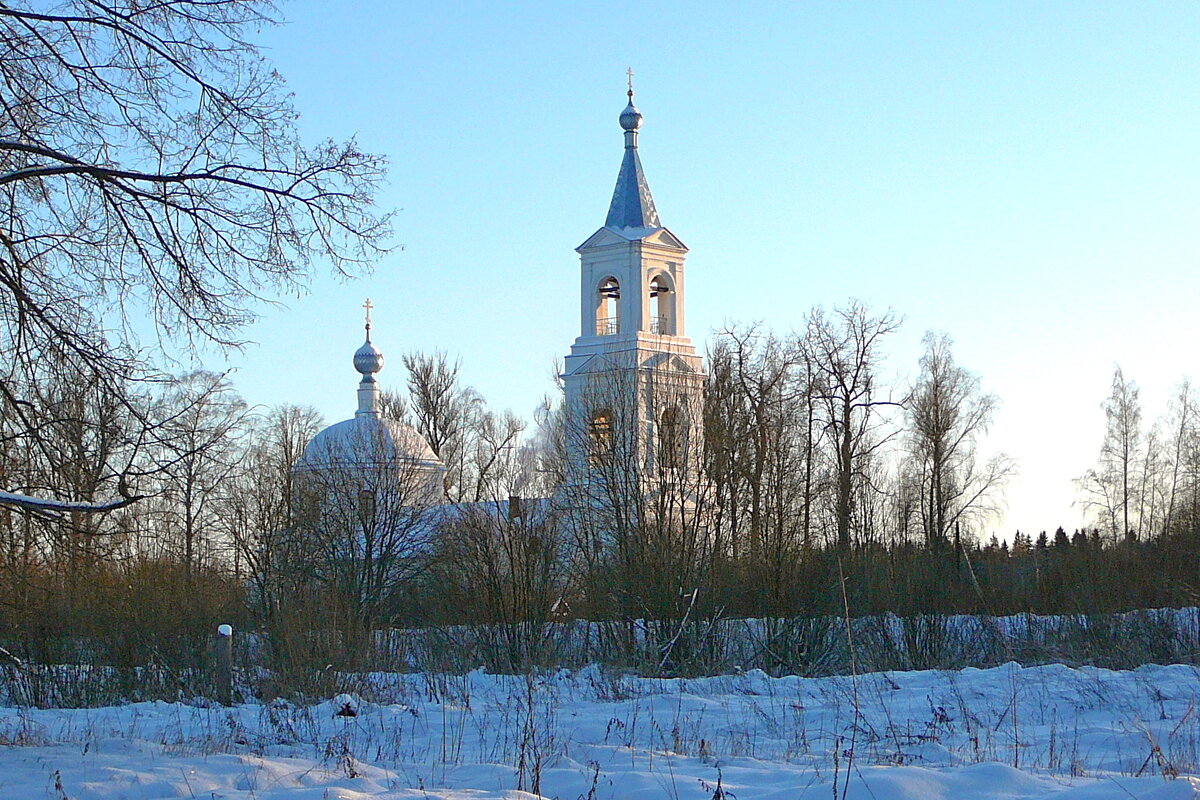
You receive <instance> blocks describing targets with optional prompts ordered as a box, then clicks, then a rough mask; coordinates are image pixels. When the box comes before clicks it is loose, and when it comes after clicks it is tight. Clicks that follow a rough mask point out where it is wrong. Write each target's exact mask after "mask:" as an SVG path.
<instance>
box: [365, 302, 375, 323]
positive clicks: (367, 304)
mask: <svg viewBox="0 0 1200 800" xmlns="http://www.w3.org/2000/svg"><path fill="white" fill-rule="evenodd" d="M374 307H375V306H374V305H372V304H371V298H369V297H368V298H367V302H365V303H363V308H365V309H366V310H367V330H371V309H372V308H374Z"/></svg>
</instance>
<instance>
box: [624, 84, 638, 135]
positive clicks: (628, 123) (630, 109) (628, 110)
mask: <svg viewBox="0 0 1200 800" xmlns="http://www.w3.org/2000/svg"><path fill="white" fill-rule="evenodd" d="M620 122H621V127H622V128H623V129H625V130H627V131H636V130H637V129H638V128H640V127H642V112H640V111H638V110H637V106H635V105H634V104H633V90H632V89H631V90H630V91H629V105H627V106H625V110H624V111H622V112H621V117H620Z"/></svg>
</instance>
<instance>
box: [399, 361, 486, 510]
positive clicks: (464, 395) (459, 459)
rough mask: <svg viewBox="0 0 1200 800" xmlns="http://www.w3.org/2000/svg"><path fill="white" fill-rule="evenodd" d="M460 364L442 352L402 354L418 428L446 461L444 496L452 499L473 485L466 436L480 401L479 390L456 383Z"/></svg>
mask: <svg viewBox="0 0 1200 800" xmlns="http://www.w3.org/2000/svg"><path fill="white" fill-rule="evenodd" d="M461 366H462V365H461V363H460V362H459V361H453V362H451V361H450V359H449V358H448V357H447V356H446V354H445V353H443V352H437V353H433V354H428V353H406V354H405V355H404V367H405V369H407V370H408V395H409V403H410V405H411V408H412V413H413V416H414V418H415V421H416V428H417V432H418V433H420V434H421V435H422V436H423V437H425V441H427V442H429V448H430V449H431V450H433V452H434V454H435V455H436V456H437V457H438V458H440V459H441V460H442V463H443V464H445V465H446V496H447V497H448V498H449V499H450V500H452V501H456V500H460V499H464V497H465V496H467V495H469V493H470V491H471V489H472V488H473V487H472V486H471V484H472V483H473V481H471V479H470V477H469V476H468V475H466V471H467V460H468V458H469V457H470V456H469V454H468V450H469V447H468V444H467V439H468V437H469V428H470V425H471V421H472V419H473V418H474V417H475V416H476V414H477V413H478V410H479V407H480V406H481V405H482V404H483V398H482V397H480V396H479V394H478V393H476V392H475V391H474V390H473V389H470V388H465V387H463V386H462V385H460V384H459V381H458V373H459V370H460V368H461Z"/></svg>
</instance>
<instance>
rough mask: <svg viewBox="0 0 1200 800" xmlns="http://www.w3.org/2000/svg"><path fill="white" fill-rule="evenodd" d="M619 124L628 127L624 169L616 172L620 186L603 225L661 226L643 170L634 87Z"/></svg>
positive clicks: (639, 120) (629, 226)
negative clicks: (638, 146)
mask: <svg viewBox="0 0 1200 800" xmlns="http://www.w3.org/2000/svg"><path fill="white" fill-rule="evenodd" d="M620 123H621V127H622V128H623V129H624V130H625V157H624V158H623V159H622V160H621V171H620V172H619V173H618V174H617V186H616V188H615V189H614V190H613V197H612V203H610V204H609V206H608V219H606V220H605V221H604V226H605V227H607V228H617V229H622V228H643V229H644V228H658V227H661V226H660V223H659V221H658V211H656V210H655V208H654V198H653V197H651V196H650V185H649V184H648V183H646V175H645V173H644V172H642V160H641V159H640V158H638V151H637V135H638V128H640V127H641V126H642V114H641V112H640V111H638V110H637V108H635V107H634V105H633V90H632V89H631V90H630V91H629V105H628V106H626V107H625V110H624V111H622V112H621V117H620Z"/></svg>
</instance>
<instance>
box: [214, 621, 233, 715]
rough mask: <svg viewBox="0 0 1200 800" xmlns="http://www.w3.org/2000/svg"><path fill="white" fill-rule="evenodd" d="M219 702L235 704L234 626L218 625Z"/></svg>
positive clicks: (224, 704) (226, 704) (225, 704)
mask: <svg viewBox="0 0 1200 800" xmlns="http://www.w3.org/2000/svg"><path fill="white" fill-rule="evenodd" d="M216 678H217V702H219V703H220V704H221V705H223V706H228V705H232V704H233V626H232V625H218V626H217V676H216Z"/></svg>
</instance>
